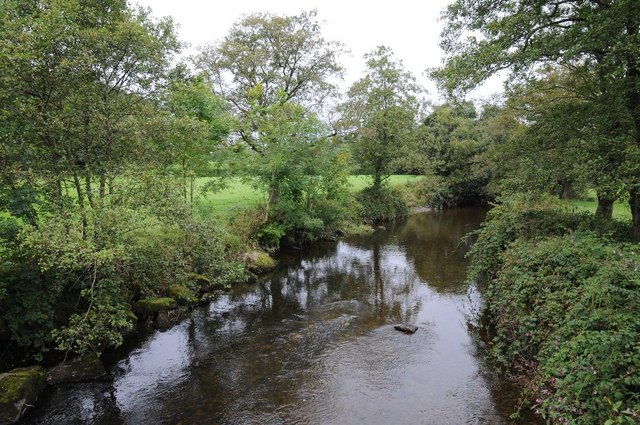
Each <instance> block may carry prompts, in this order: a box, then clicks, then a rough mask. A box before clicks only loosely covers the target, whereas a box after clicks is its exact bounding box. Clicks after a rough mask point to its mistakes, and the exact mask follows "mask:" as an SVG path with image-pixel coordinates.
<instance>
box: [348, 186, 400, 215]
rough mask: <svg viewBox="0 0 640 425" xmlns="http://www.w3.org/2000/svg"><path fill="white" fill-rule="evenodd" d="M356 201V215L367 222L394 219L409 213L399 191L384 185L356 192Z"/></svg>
mask: <svg viewBox="0 0 640 425" xmlns="http://www.w3.org/2000/svg"><path fill="white" fill-rule="evenodd" d="M356 201H357V210H358V216H359V217H360V219H361V220H362V221H364V222H365V223H367V224H373V223H378V222H381V221H396V220H398V219H400V218H402V217H405V216H406V215H407V214H408V213H409V209H408V207H407V204H406V203H405V201H404V199H403V198H402V196H401V195H400V193H398V191H396V190H394V189H389V188H386V187H382V188H380V189H379V190H375V189H374V188H372V187H369V188H365V189H363V190H362V191H360V192H358V193H357V194H356Z"/></svg>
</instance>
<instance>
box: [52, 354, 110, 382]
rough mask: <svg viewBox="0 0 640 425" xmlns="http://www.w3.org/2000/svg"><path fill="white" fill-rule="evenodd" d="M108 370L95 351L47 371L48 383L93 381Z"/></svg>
mask: <svg viewBox="0 0 640 425" xmlns="http://www.w3.org/2000/svg"><path fill="white" fill-rule="evenodd" d="M106 374H107V371H106V370H105V369H104V365H103V364H102V361H101V360H100V358H99V357H98V356H97V355H96V354H93V353H89V354H85V355H84V356H80V357H76V358H75V359H72V360H70V361H68V362H65V363H61V364H59V365H57V366H54V367H53V368H51V369H49V371H47V384H49V385H60V384H69V383H72V382H83V381H93V380H95V379H99V378H102V377H104V376H105V375H106Z"/></svg>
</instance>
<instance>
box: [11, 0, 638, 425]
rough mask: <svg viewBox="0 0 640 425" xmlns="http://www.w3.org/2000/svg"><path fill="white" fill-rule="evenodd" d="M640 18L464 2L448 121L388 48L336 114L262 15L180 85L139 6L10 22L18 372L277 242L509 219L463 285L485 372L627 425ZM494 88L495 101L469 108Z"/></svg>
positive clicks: (79, 5)
mask: <svg viewBox="0 0 640 425" xmlns="http://www.w3.org/2000/svg"><path fill="white" fill-rule="evenodd" d="M639 8H640V6H639V5H638V3H637V2H635V1H633V0H621V1H615V2H607V1H587V2H579V1H568V2H560V3H557V2H551V1H541V2H538V3H537V4H536V5H535V6H534V5H530V4H529V3H527V2H523V1H517V0H510V1H505V2H501V3H499V4H495V2H489V1H488V0H473V1H463V0H458V1H455V2H453V3H452V4H451V5H450V6H449V7H448V8H447V9H446V10H445V11H444V15H443V16H444V18H445V22H446V25H445V30H444V32H443V35H442V47H443V49H444V50H445V52H446V53H447V57H446V60H445V62H444V64H443V66H442V67H441V68H439V69H437V70H432V74H431V75H432V77H433V78H435V80H436V81H437V82H438V83H439V85H440V88H441V89H442V90H443V93H445V94H446V95H447V96H448V97H447V99H448V100H447V101H446V102H444V103H442V104H439V105H432V104H427V103H426V102H425V101H424V90H423V89H422V88H421V87H420V86H419V85H418V84H417V82H416V80H415V78H414V77H413V76H412V75H411V74H410V73H409V72H407V71H406V70H405V69H404V67H403V65H402V61H400V60H399V59H397V58H396V57H395V55H394V53H393V51H392V50H391V49H390V48H388V47H385V46H379V47H377V48H375V49H374V50H372V52H371V53H369V54H367V55H366V56H365V61H366V70H365V74H364V75H363V77H362V78H361V79H359V80H358V81H356V82H355V83H354V84H353V85H352V86H351V87H350V88H349V90H348V91H347V92H346V93H345V94H344V97H343V98H340V96H339V93H338V88H337V86H336V85H335V84H334V82H335V81H336V79H338V78H340V77H341V75H342V71H343V69H342V67H341V65H340V62H339V59H340V56H341V54H342V53H344V51H345V48H344V46H342V45H341V44H340V43H338V42H334V41H329V40H326V39H325V38H323V36H322V34H321V32H320V30H321V26H320V25H319V24H318V21H317V16H316V12H314V11H310V12H301V13H300V14H299V15H294V16H276V15H270V14H260V13H258V14H252V15H247V16H245V17H243V18H241V19H240V20H239V21H238V22H236V23H235V25H234V26H233V27H232V30H231V31H230V32H229V34H228V35H227V36H226V37H225V38H224V39H222V40H219V41H217V42H215V43H213V44H210V45H207V46H206V47H204V48H202V49H201V51H200V53H199V54H198V55H196V57H195V58H193V60H192V62H191V63H190V64H186V63H183V62H181V60H180V59H179V53H180V52H181V48H182V44H181V43H180V41H179V40H178V39H177V37H176V33H175V28H174V25H173V23H172V21H171V19H169V18H163V19H157V18H155V17H153V15H152V12H151V11H150V10H148V9H143V8H136V7H133V6H131V5H130V4H128V3H127V2H126V1H124V0H107V1H102V2H94V1H86V0H46V1H39V2H32V1H24V0H0V52H1V54H0V69H1V70H2V72H1V73H0V105H1V106H2V108H1V109H0V122H1V123H2V125H1V126H0V162H1V163H2V169H1V171H0V179H1V180H0V181H1V182H2V184H1V186H0V209H1V213H0V240H1V244H0V347H1V348H0V350H1V351H0V365H1V366H2V368H3V369H9V368H10V367H14V366H26V365H32V364H34V363H38V362H40V363H44V364H49V363H51V362H53V361H58V360H62V359H66V358H67V357H73V356H81V355H84V354H86V353H100V352H101V351H103V350H105V349H108V348H110V347H115V346H118V345H120V344H122V342H123V339H124V338H125V337H126V335H128V334H129V332H130V331H131V329H132V328H134V327H135V326H136V324H137V323H138V322H141V323H143V322H145V321H146V320H147V319H152V320H153V322H154V323H155V326H157V327H160V328H164V327H165V326H170V324H171V323H172V322H173V321H175V320H178V319H179V318H180V317H181V316H182V315H183V313H184V312H185V311H186V310H187V309H188V308H189V307H190V306H193V305H195V304H197V303H200V302H206V301H207V294H208V293H209V292H211V291H213V290H216V289H220V288H228V287H229V286H230V285H232V284H233V283H237V282H243V281H246V280H247V279H255V278H256V275H257V274H260V273H263V272H265V271H268V270H269V269H271V268H273V267H274V266H275V263H274V262H273V260H272V259H271V258H270V257H269V256H268V255H267V253H273V252H275V251H277V250H278V249H279V248H280V247H282V246H295V247H301V246H304V245H305V244H309V243H313V242H314V241H318V240H320V239H326V238H335V237H337V236H340V235H343V234H345V233H348V232H354V231H361V230H362V229H363V226H366V225H370V224H373V223H376V222H379V221H386V220H395V219H397V218H399V217H401V216H403V215H406V214H407V212H408V208H409V207H410V206H425V205H426V206H428V207H430V208H448V207H456V206H465V205H480V204H488V203H490V202H493V204H494V205H497V206H496V207H495V208H494V210H493V211H492V212H491V213H490V217H489V219H488V221H487V222H486V223H485V225H484V226H483V227H482V229H481V230H480V231H479V233H478V235H479V238H478V242H477V244H476V245H475V246H474V248H473V251H472V259H473V261H472V268H471V275H470V278H471V279H478V280H479V281H481V282H483V286H484V288H485V289H484V291H485V293H484V297H485V299H486V313H487V315H486V316H487V318H488V330H489V334H490V335H491V338H492V350H491V358H492V359H493V360H495V362H496V364H497V365H500V366H502V367H503V369H504V371H505V373H508V374H510V375H511V376H513V377H515V378H517V379H519V380H520V381H521V382H523V383H524V387H525V390H524V392H523V397H522V403H523V406H527V407H530V408H533V409H534V410H535V411H536V412H537V413H539V414H540V415H541V416H542V417H544V418H545V419H547V420H548V421H549V422H557V423H587V424H588V423H607V424H612V423H634V421H635V420H636V417H637V415H638V414H640V378H639V377H640V372H639V371H638V365H639V364H640V345H639V344H640V343H639V341H640V338H639V335H640V322H639V321H638V320H637V319H636V318H637V317H638V312H639V307H640V305H639V299H638V285H639V284H640V282H639V280H638V279H639V277H638V276H639V274H638V267H639V265H638V262H639V257H638V251H637V250H638V245H637V242H638V239H640V233H639V231H640V200H639V197H640V169H639V168H638V167H639V164H640V142H639V140H640V88H639V87H640V62H639V61H638V57H640V52H639V50H638V49H639V47H638V46H640V42H638V39H639V37H640V33H639V31H640V10H639ZM475 32H478V33H479V34H482V38H469V39H467V38H466V36H467V34H469V33H475ZM603 34H606V36H604V35H603ZM294 59H295V60H294ZM255 64H260V66H255ZM500 69H509V70H511V71H513V72H512V73H511V74H510V77H509V79H508V87H507V90H506V92H505V94H504V96H503V98H502V99H499V100H496V101H494V102H487V103H485V104H483V105H474V104H473V103H472V102H469V101H465V100H462V99H463V97H462V95H463V94H464V93H465V92H466V91H467V90H469V89H471V88H473V87H475V86H476V85H478V84H479V83H480V82H482V81H484V80H485V79H486V78H488V77H489V76H490V75H492V74H493V73H495V72H496V71H497V70H500ZM328 99H333V100H334V102H328V101H327V100H328ZM330 105H331V106H330ZM356 174H357V175H360V177H355V175H356ZM397 175H405V177H400V176H397ZM408 175H412V176H413V177H408ZM364 176H367V177H364ZM400 181H406V182H407V184H406V185H401V184H396V183H398V182H400ZM363 182H366V184H363ZM390 182H391V183H392V184H390ZM551 195H553V196H555V197H557V198H560V199H561V201H553V202H551V201H549V199H550V198H549V197H550V196H551ZM589 197H595V200H594V201H593V202H591V201H584V199H588V198H589ZM581 199H582V201H581ZM567 202H568V203H569V204H567ZM567 205H573V206H574V209H575V207H577V208H578V209H580V208H585V206H587V207H591V208H592V209H593V210H595V213H596V214H593V212H591V213H578V212H571V207H567ZM24 370H25V369H20V370H19V371H18V372H17V373H18V375H20V374H22V375H24ZM33 370H34V371H35V372H34V374H33V376H31V375H30V376H31V377H30V378H29V379H32V378H33V379H35V381H37V382H36V383H35V384H34V385H35V387H41V386H43V385H44V384H43V383H42V382H41V379H40V378H42V379H44V378H43V376H44V375H43V376H40V375H42V370H41V369H33ZM0 376H2V378H0V385H1V386H2V388H5V386H6V385H9V384H8V382H9V381H7V380H6V379H4V375H0ZM34 377H35V378H34ZM36 378H37V379H36ZM35 381H34V382H35ZM11 382H13V381H11ZM5 384H6V385H5ZM14 387H15V388H19V386H17V387H16V386H15V385H12V388H14ZM16 391H17V393H20V392H21V391H22V390H16ZM22 392H23V393H25V394H26V393H29V394H31V393H32V392H33V391H30V390H29V391H27V390H25V391H22ZM4 394H5V395H6V394H8V391H4ZM3 397H4V396H3ZM16 397H17V399H21V400H26V399H25V398H24V397H22V396H21V395H20V394H18V395H17V396H16ZM28 398H29V401H28V402H27V404H29V403H31V401H32V398H33V397H31V396H29V397H28ZM0 403H3V405H4V404H6V405H14V404H13V402H12V401H10V400H5V399H4V398H2V399H0ZM23 404H24V403H23ZM18 410H19V411H18V413H17V417H19V416H20V414H21V413H22V409H18ZM14 413H15V412H13V411H12V412H10V413H9V416H7V418H6V419H5V418H4V417H3V418H2V420H3V421H11V420H14V419H15V418H16V414H14Z"/></svg>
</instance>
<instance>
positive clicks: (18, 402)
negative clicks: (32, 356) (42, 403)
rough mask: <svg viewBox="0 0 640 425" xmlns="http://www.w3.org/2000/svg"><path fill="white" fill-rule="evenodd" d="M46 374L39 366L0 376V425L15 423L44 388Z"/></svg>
mask: <svg viewBox="0 0 640 425" xmlns="http://www.w3.org/2000/svg"><path fill="white" fill-rule="evenodd" d="M45 376H46V372H45V370H44V368H42V367H40V366H33V367H25V368H20V369H14V370H11V371H9V372H7V373H2V374H0V425H5V424H12V423H14V422H17V421H18V420H19V419H20V418H21V417H22V415H23V414H24V413H25V412H26V410H27V408H28V407H30V406H32V405H33V403H35V401H36V400H37V399H38V396H39V395H40V393H41V392H42V390H44V387H45Z"/></svg>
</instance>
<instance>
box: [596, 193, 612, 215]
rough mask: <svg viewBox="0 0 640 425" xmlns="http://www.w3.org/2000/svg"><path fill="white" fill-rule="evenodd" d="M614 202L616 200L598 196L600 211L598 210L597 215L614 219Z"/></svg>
mask: <svg viewBox="0 0 640 425" xmlns="http://www.w3.org/2000/svg"><path fill="white" fill-rule="evenodd" d="M614 202H615V199H609V198H607V197H603V196H600V195H598V209H597V210H596V215H597V216H600V217H602V218H606V219H610V218H611V217H613V203H614Z"/></svg>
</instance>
